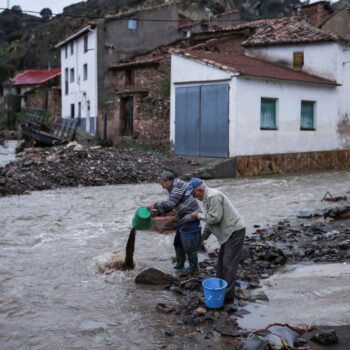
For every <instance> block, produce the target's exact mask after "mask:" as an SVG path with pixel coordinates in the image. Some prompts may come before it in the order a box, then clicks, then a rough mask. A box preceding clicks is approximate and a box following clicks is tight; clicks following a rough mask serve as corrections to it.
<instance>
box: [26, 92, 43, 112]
mask: <svg viewBox="0 0 350 350" xmlns="http://www.w3.org/2000/svg"><path fill="white" fill-rule="evenodd" d="M25 106H26V107H27V108H39V109H47V90H46V89H40V88H39V89H34V90H32V91H30V92H27V93H26V102H25Z"/></svg>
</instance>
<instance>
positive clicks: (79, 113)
mask: <svg viewBox="0 0 350 350" xmlns="http://www.w3.org/2000/svg"><path fill="white" fill-rule="evenodd" d="M78 118H81V102H78Z"/></svg>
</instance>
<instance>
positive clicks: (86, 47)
mask: <svg viewBox="0 0 350 350" xmlns="http://www.w3.org/2000/svg"><path fill="white" fill-rule="evenodd" d="M88 46H89V37H88V36H87V35H85V36H84V52H87V51H88Z"/></svg>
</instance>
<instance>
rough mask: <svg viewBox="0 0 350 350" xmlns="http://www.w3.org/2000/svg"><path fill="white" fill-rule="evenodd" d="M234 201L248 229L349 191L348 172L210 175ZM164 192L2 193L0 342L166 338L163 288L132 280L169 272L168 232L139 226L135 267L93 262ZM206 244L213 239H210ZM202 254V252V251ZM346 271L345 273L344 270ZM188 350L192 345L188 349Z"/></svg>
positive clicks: (146, 188)
mask: <svg viewBox="0 0 350 350" xmlns="http://www.w3.org/2000/svg"><path fill="white" fill-rule="evenodd" d="M208 183H209V185H211V186H213V187H217V188H219V189H221V190H223V191H224V192H225V193H226V194H227V195H228V196H229V197H230V198H232V200H233V201H234V203H235V204H236V206H237V208H238V209H239V211H240V213H241V215H242V216H243V218H244V220H245V221H246V223H247V226H248V232H252V231H253V225H254V224H260V225H266V224H273V223H276V222H278V221H279V220H281V219H284V218H289V219H291V220H297V219H296V214H297V213H298V212H299V210H300V209H307V210H312V209H316V208H321V207H324V206H330V205H329V203H321V202H320V200H321V199H322V197H323V195H324V194H325V192H327V191H330V192H331V193H332V195H334V196H337V195H344V194H346V192H347V191H349V190H350V175H349V173H347V172H327V173H317V174H312V175H304V176H274V177H260V178H250V179H232V180H217V181H209V182H208ZM165 197H166V192H165V191H164V190H162V189H161V187H160V186H159V185H158V184H144V185H142V184H141V185H140V184H137V185H116V186H105V187H89V188H86V187H85V188H74V189H62V190H55V191H43V192H33V193H32V194H31V195H22V196H11V197H5V198H0V227H1V228H0V349H6V350H7V349H48V348H51V349H157V348H160V347H161V346H163V345H165V344H169V343H172V344H181V343H182V339H179V338H177V336H175V337H173V338H171V339H169V337H166V336H165V335H164V330H165V329H166V328H169V327H172V326H174V325H173V324H172V323H171V322H173V321H172V320H171V319H170V318H169V317H168V316H166V315H160V314H157V313H155V305H156V304H157V303H159V302H165V303H174V302H176V297H175V296H174V295H173V294H172V293H169V292H167V291H162V290H161V291H159V290H154V289H153V288H150V287H148V288H147V287H146V288H145V287H141V286H138V285H135V283H134V278H135V276H136V275H137V274H138V273H139V272H140V271H142V270H143V269H145V268H149V267H155V268H158V269H161V270H163V271H165V272H173V270H172V263H171V260H170V257H171V256H172V255H173V254H174V252H173V248H172V240H173V234H167V235H164V234H159V233H156V232H151V231H142V232H141V231H139V232H137V236H136V247H135V256H134V259H135V262H136V268H135V269H134V270H132V271H123V272H121V271H119V272H115V273H113V274H111V275H102V274H99V273H98V272H97V271H96V268H95V261H96V259H101V258H103V257H105V256H108V255H109V254H111V253H112V252H115V251H121V252H124V249H125V244H126V241H127V239H128V235H129V232H130V222H131V218H132V216H133V215H134V213H135V210H136V209H137V207H138V206H141V205H145V204H148V203H150V202H152V201H154V200H156V199H158V198H165ZM208 245H209V248H214V247H216V246H217V244H216V241H215V240H214V239H213V238H210V240H209V244H208ZM202 258H203V257H202ZM347 271H349V268H348V270H346V271H343V272H344V273H345V274H346V273H348V272H347ZM192 349H194V348H193V347H192Z"/></svg>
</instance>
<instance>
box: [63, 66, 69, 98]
mask: <svg viewBox="0 0 350 350" xmlns="http://www.w3.org/2000/svg"><path fill="white" fill-rule="evenodd" d="M68 82H69V81H68V68H65V69H64V93H65V95H68V92H69V90H68V86H69V85H68Z"/></svg>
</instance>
